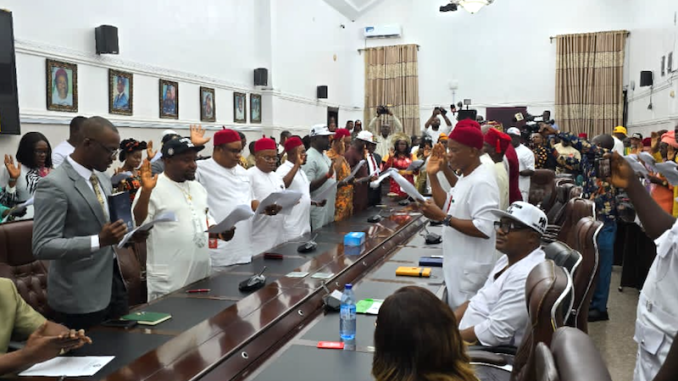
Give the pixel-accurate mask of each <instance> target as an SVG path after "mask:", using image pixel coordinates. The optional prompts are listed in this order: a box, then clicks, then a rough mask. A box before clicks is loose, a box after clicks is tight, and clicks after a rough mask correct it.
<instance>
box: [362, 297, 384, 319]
mask: <svg viewBox="0 0 678 381" xmlns="http://www.w3.org/2000/svg"><path fill="white" fill-rule="evenodd" d="M382 303H384V301H383V300H376V299H374V300H373V301H372V305H371V306H370V308H368V309H367V311H365V315H379V309H380V308H381V304H382Z"/></svg>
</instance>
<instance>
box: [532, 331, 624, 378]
mask: <svg viewBox="0 0 678 381" xmlns="http://www.w3.org/2000/svg"><path fill="white" fill-rule="evenodd" d="M535 358H536V361H535V363H536V365H537V366H536V372H537V374H536V376H537V378H536V379H537V380H549V381H556V380H558V381H612V377H611V376H610V372H609V371H608V370H607V367H606V365H605V362H604V361H603V357H602V356H601V355H600V352H599V351H598V349H597V348H596V346H595V345H594V344H593V340H592V339H591V338H590V337H589V336H588V335H587V334H585V333H584V332H582V331H580V330H578V329H574V328H569V327H563V328H559V329H558V330H557V331H556V332H555V333H554V334H553V340H552V341H551V349H550V350H548V348H546V345H543V344H542V345H539V348H537V350H536V351H535ZM554 366H555V369H554V368H553V367H554ZM554 370H555V371H556V374H555V377H557V378H554Z"/></svg>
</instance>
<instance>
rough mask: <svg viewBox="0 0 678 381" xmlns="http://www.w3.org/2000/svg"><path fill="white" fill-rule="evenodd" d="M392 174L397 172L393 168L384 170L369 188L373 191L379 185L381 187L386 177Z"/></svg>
mask: <svg viewBox="0 0 678 381" xmlns="http://www.w3.org/2000/svg"><path fill="white" fill-rule="evenodd" d="M392 172H397V170H396V169H395V168H389V169H387V170H385V171H384V172H382V173H381V174H379V178H377V179H376V180H374V181H372V182H371V183H370V187H371V188H373V189H377V188H379V185H381V182H382V181H384V180H385V179H386V178H387V177H389V176H390V175H391V173H392Z"/></svg>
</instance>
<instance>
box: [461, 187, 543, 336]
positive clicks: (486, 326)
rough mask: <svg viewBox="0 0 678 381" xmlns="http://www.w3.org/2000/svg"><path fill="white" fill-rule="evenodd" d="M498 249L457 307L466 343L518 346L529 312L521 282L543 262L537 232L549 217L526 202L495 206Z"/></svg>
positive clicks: (539, 237) (539, 234) (541, 229)
mask: <svg viewBox="0 0 678 381" xmlns="http://www.w3.org/2000/svg"><path fill="white" fill-rule="evenodd" d="M492 214H494V215H495V216H496V217H498V218H499V221H497V222H495V223H494V225H495V229H496V231H497V240H496V243H497V250H499V251H501V252H502V253H504V254H505V255H503V256H502V257H501V258H499V260H498V261H497V263H496V264H495V266H494V270H492V272H491V273H490V276H489V277H488V278H487V281H486V282H485V285H484V286H483V288H481V289H480V291H478V293H477V294H476V295H475V296H474V297H473V298H471V300H469V301H467V302H466V303H464V304H462V305H461V306H460V307H459V308H457V310H456V311H455V315H456V317H457V321H459V330H460V331H461V337H462V339H464V341H466V342H469V343H475V342H478V343H479V344H481V345H485V346H497V345H511V346H518V345H519V344H520V342H521V341H522V339H523V336H524V334H525V327H526V326H527V325H528V322H529V316H528V312H527V308H526V305H525V282H526V281H527V276H528V275H529V274H530V271H532V269H533V268H534V267H535V266H536V265H538V264H539V263H541V262H543V261H544V259H545V254H544V251H543V250H542V249H541V236H542V235H543V234H544V232H545V231H546V226H547V225H548V219H547V217H546V215H545V214H544V212H542V211H541V210H539V208H537V207H535V206H533V205H530V204H528V203H526V202H522V201H518V202H515V203H513V204H512V205H511V206H509V208H508V209H507V210H506V211H505V212H504V211H502V210H498V209H496V210H493V211H492Z"/></svg>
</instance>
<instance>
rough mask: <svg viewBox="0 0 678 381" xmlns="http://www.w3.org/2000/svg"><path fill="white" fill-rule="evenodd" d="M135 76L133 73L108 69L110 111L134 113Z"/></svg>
mask: <svg viewBox="0 0 678 381" xmlns="http://www.w3.org/2000/svg"><path fill="white" fill-rule="evenodd" d="M133 81H134V76H133V74H132V73H127V72H124V71H117V70H113V69H108V112H109V113H111V114H118V115H132V113H133V105H134V83H133Z"/></svg>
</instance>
